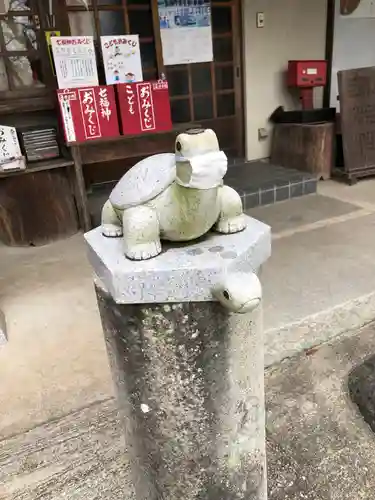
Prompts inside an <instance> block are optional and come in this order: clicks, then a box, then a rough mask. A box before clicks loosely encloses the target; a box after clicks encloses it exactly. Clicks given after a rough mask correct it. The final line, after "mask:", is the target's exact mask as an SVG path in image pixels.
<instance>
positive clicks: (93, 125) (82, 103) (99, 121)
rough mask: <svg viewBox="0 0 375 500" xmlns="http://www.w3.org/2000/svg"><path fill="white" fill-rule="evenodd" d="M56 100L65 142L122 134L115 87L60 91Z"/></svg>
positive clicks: (102, 86) (103, 86) (104, 86)
mask: <svg viewBox="0 0 375 500" xmlns="http://www.w3.org/2000/svg"><path fill="white" fill-rule="evenodd" d="M57 98H58V101H59V107H60V115H61V121H62V125H63V129H64V135H65V140H66V142H68V143H69V142H84V141H89V140H92V139H100V138H102V137H106V138H109V137H117V136H118V135H120V132H119V124H118V116H117V109H116V99H115V91H114V89H113V87H110V86H107V85H101V86H94V87H92V86H90V87H84V88H78V89H64V90H58V91H57Z"/></svg>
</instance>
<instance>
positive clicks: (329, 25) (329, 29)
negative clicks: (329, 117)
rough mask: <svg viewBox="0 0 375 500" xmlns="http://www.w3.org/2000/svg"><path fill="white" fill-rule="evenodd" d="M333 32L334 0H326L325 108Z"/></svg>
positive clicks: (330, 69)
mask: <svg viewBox="0 0 375 500" xmlns="http://www.w3.org/2000/svg"><path fill="white" fill-rule="evenodd" d="M334 34H335V0H327V21H326V48H325V59H326V61H327V84H326V86H325V88H324V93H323V107H325V108H329V107H330V105H331V102H330V101H331V84H332V62H333V43H334ZM335 104H336V103H335Z"/></svg>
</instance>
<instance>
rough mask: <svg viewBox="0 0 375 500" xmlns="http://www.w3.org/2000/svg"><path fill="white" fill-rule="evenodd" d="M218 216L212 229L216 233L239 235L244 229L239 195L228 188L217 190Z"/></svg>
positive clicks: (223, 187) (244, 223) (244, 224)
mask: <svg viewBox="0 0 375 500" xmlns="http://www.w3.org/2000/svg"><path fill="white" fill-rule="evenodd" d="M218 196H219V204H220V214H219V218H218V220H217V222H216V225H215V227H214V229H215V231H217V232H218V233H224V234H230V233H239V232H240V231H242V230H243V229H245V227H246V222H245V217H244V214H243V209H242V200H241V197H240V195H239V194H238V193H237V191H235V190H234V189H232V188H230V187H229V186H222V187H221V188H219V193H218Z"/></svg>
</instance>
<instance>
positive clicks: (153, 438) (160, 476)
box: [86, 218, 270, 500]
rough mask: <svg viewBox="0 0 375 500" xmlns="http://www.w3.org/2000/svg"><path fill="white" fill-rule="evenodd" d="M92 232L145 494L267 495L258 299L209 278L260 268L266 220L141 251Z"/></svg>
mask: <svg viewBox="0 0 375 500" xmlns="http://www.w3.org/2000/svg"><path fill="white" fill-rule="evenodd" d="M86 239H87V242H88V246H89V257H90V260H91V263H92V265H93V267H94V271H95V274H96V279H95V288H96V293H97V298H98V304H99V310H100V314H101V318H102V324H103V330H104V335H105V340H106V344H107V350H108V355H109V359H110V365H111V369H112V375H113V379H114V382H115V386H116V389H117V395H118V404H119V409H120V415H121V418H122V419H123V424H124V429H125V433H126V444H127V451H128V454H129V457H130V460H131V466H132V474H133V482H134V485H135V490H136V496H137V500H160V499H161V498H163V500H176V499H178V498H183V499H184V500H217V499H227V500H234V499H236V500H237V499H239V500H241V499H243V500H245V499H246V500H250V499H251V500H266V498H267V492H266V489H267V480H266V457H265V422H264V418H265V417H264V414H265V412H264V385H263V379H264V362H263V337H262V332H263V330H262V318H261V317H262V313H261V305H260V306H258V307H257V308H256V309H255V310H254V311H253V312H251V313H249V314H233V313H231V312H230V311H229V310H228V309H227V308H225V307H224V306H223V305H222V304H221V303H219V302H216V301H215V300H214V298H213V295H212V288H213V286H214V285H215V284H216V283H217V281H220V280H221V279H223V276H224V275H225V276H228V275H230V273H233V272H241V273H244V277H245V278H246V275H250V273H252V271H253V270H255V271H256V270H257V269H259V267H260V265H261V264H262V263H263V262H264V261H265V260H266V259H267V258H268V256H269V254H270V229H269V227H268V226H266V225H264V224H261V223H260V222H258V221H255V220H254V219H251V218H248V227H247V229H246V230H245V231H244V232H242V233H238V234H234V235H216V234H215V235H213V234H211V235H209V236H208V237H207V238H206V239H204V240H202V241H200V242H198V243H193V244H190V245H188V246H186V245H184V246H181V247H169V248H167V249H166V251H165V252H164V253H163V254H161V255H160V256H158V257H156V258H155V259H152V260H150V261H143V262H131V261H129V260H127V259H126V258H125V257H123V256H122V252H121V240H114V239H105V238H103V237H102V236H101V234H100V229H96V230H94V231H91V232H90V233H88V234H87V235H86ZM246 284H247V283H246V279H245V280H244V283H243V286H244V287H246ZM189 298H191V300H189Z"/></svg>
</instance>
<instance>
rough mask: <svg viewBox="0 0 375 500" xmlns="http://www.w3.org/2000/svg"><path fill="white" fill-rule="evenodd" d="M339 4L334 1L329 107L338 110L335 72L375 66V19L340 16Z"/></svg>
mask: <svg viewBox="0 0 375 500" xmlns="http://www.w3.org/2000/svg"><path fill="white" fill-rule="evenodd" d="M339 3H340V2H338V1H336V12H335V30H334V38H333V56H332V80H331V106H336V107H337V108H338V109H339V103H338V101H337V96H338V88H337V71H339V70H342V69H353V68H362V67H365V66H375V18H367V19H363V18H357V17H351V16H340V5H339Z"/></svg>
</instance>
